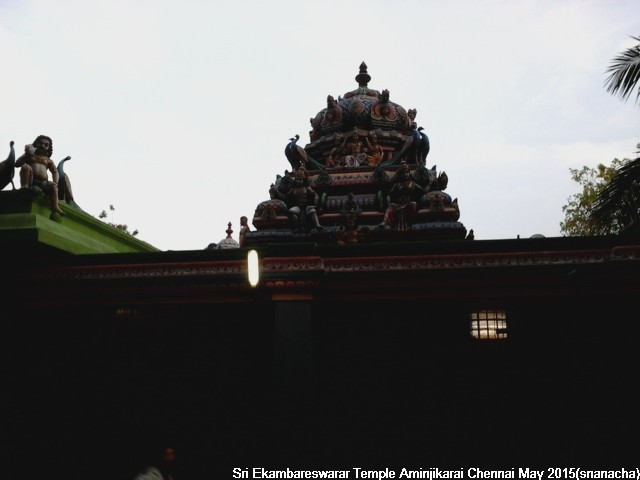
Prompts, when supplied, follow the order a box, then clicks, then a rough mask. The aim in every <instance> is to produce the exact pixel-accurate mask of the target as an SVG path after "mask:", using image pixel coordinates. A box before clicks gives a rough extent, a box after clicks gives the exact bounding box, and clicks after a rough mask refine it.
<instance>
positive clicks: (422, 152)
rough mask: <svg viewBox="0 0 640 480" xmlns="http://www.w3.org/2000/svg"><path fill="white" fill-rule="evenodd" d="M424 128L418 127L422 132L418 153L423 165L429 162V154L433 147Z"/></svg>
mask: <svg viewBox="0 0 640 480" xmlns="http://www.w3.org/2000/svg"><path fill="white" fill-rule="evenodd" d="M423 130H424V128H422V127H418V132H419V133H420V143H419V147H418V155H419V157H420V158H419V159H418V161H419V163H420V164H421V165H426V163H427V155H429V150H430V149H431V147H430V145H429V137H427V134H426V133H424V132H423Z"/></svg>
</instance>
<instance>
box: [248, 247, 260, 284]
mask: <svg viewBox="0 0 640 480" xmlns="http://www.w3.org/2000/svg"><path fill="white" fill-rule="evenodd" d="M247 273H248V275H249V284H250V285H251V286H252V287H255V286H256V285H258V282H259V281H260V265H259V263H258V252H256V251H255V250H249V253H248V254H247Z"/></svg>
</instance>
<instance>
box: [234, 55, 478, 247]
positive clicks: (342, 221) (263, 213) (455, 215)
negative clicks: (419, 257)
mask: <svg viewBox="0 0 640 480" xmlns="http://www.w3.org/2000/svg"><path fill="white" fill-rule="evenodd" d="M355 79H356V82H357V83H358V88H356V89H355V90H352V91H349V92H347V93H345V94H344V95H342V96H339V97H338V98H337V99H335V98H334V97H333V96H331V95H328V96H327V105H326V107H325V108H323V109H322V110H320V112H318V113H317V114H316V115H315V116H314V117H312V118H311V119H310V121H311V131H310V132H309V143H307V144H306V145H305V146H304V147H302V146H300V145H298V143H297V142H298V140H299V139H300V136H299V135H298V134H296V135H295V136H294V137H293V138H292V139H291V140H290V143H289V144H288V145H287V146H286V148H285V156H286V158H287V160H288V162H289V164H290V168H291V171H289V170H285V171H284V173H283V174H278V175H277V176H276V179H275V181H274V182H273V183H272V185H271V188H270V190H269V193H270V197H271V198H270V199H268V200H265V201H263V202H261V203H260V204H259V205H258V206H257V208H256V211H255V214H254V217H253V225H254V226H255V228H256V230H255V231H251V232H249V233H248V234H247V243H246V245H247V246H252V245H260V244H266V243H274V242H275V243H278V242H290V241H296V242H300V241H313V242H315V243H324V244H327V243H328V244H336V243H337V244H343V243H366V242H388V241H397V240H399V241H411V240H428V239H437V240H442V239H463V238H465V235H466V233H467V231H466V229H465V227H464V225H463V224H462V223H460V222H459V221H458V219H459V217H460V209H459V207H458V200H457V198H456V199H452V197H451V196H450V195H449V194H448V193H446V192H445V191H444V190H445V189H446V188H447V184H448V177H447V174H446V173H445V172H440V173H439V172H438V171H437V170H436V166H435V165H432V166H428V164H427V156H428V154H429V149H430V143H429V138H428V137H427V135H426V133H425V131H424V128H423V127H422V126H418V124H417V123H416V120H415V119H416V114H417V110H416V109H409V110H406V109H405V108H404V107H402V106H401V105H399V104H397V103H394V102H393V101H391V99H390V92H389V90H386V89H385V90H383V91H382V92H380V91H378V90H374V89H372V88H369V81H370V80H371V76H370V75H369V73H368V72H367V65H366V64H365V63H364V62H362V64H361V65H360V72H359V73H358V75H357V76H356V77H355ZM296 181H297V183H296Z"/></svg>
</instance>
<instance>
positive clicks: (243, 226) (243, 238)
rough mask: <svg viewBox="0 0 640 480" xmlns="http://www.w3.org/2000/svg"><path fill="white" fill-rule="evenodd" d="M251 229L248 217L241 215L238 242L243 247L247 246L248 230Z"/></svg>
mask: <svg viewBox="0 0 640 480" xmlns="http://www.w3.org/2000/svg"><path fill="white" fill-rule="evenodd" d="M249 231H251V229H250V228H249V223H248V219H247V217H245V216H244V215H243V216H242V217H240V232H239V233H238V239H239V240H238V243H239V244H240V246H241V247H246V246H247V232H249Z"/></svg>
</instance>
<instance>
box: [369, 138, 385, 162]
mask: <svg viewBox="0 0 640 480" xmlns="http://www.w3.org/2000/svg"><path fill="white" fill-rule="evenodd" d="M367 143H368V145H367V148H366V150H367V165H373V166H376V165H379V164H380V162H382V160H383V159H384V150H383V149H382V147H381V146H380V144H379V143H378V136H377V135H376V134H375V132H373V133H371V135H369V139H368V141H367Z"/></svg>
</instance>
